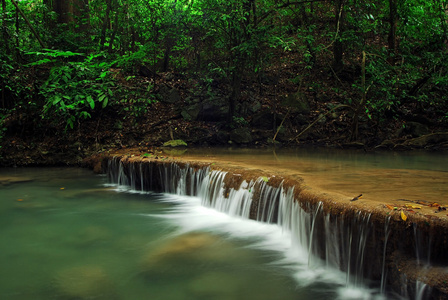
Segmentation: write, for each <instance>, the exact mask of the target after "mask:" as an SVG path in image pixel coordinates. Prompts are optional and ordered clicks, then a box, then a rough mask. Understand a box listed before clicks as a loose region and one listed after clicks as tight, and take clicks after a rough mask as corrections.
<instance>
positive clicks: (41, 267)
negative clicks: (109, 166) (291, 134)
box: [0, 168, 337, 300]
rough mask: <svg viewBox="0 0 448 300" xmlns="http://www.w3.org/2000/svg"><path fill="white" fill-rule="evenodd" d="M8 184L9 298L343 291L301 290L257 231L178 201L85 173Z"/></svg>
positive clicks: (1, 214) (3, 289)
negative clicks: (259, 243) (234, 227)
mask: <svg viewBox="0 0 448 300" xmlns="http://www.w3.org/2000/svg"><path fill="white" fill-rule="evenodd" d="M12 177H13V178H12ZM0 180H1V185H0V193H1V200H0V239H1V241H2V242H1V244H0V265H1V268H0V279H1V280H0V299H11V300H15V299H20V300H23V299H33V300H40V299H46V300H47V299H130V300H138V299H309V297H313V298H317V299H330V298H331V299H333V298H334V297H335V294H336V292H337V291H336V289H335V287H334V286H332V285H331V284H325V285H324V286H322V287H324V289H322V290H319V289H320V288H321V287H316V286H313V285H309V286H308V287H307V288H298V287H297V286H296V282H295V281H294V280H293V277H292V276H291V272H290V271H289V270H288V269H285V268H283V267H280V266H275V265H269V264H270V263H271V262H273V261H274V260H277V258H278V254H277V253H276V252H275V251H272V250H269V249H264V248H259V249H257V247H254V246H252V247H248V245H250V244H252V243H253V242H255V241H256V240H257V236H256V235H255V236H247V235H242V236H240V237H238V236H235V235H232V234H230V233H229V231H228V230H223V229H222V228H220V226H217V227H216V228H214V229H213V228H209V226H207V224H206V223H200V224H199V223H195V222H192V220H194V217H195V216H191V215H188V214H187V215H185V214H183V212H182V211H183V208H182V209H176V207H179V206H178V205H179V204H178V203H177V201H179V198H176V197H174V198H173V197H172V196H168V195H157V194H137V193H118V192H117V191H115V190H114V189H113V188H111V187H107V185H105V178H104V177H102V176H95V175H93V174H92V173H91V172H90V171H89V170H83V169H68V168H52V169H14V170H13V169H7V170H5V169H2V170H0ZM170 197H171V198H170ZM190 213H191V211H190ZM180 216H183V217H180ZM192 217H193V219H192ZM197 217H198V215H196V218H197ZM226 218H228V217H226V216H224V215H222V216H221V217H219V216H215V217H214V218H213V219H214V220H215V223H213V222H211V223H210V225H211V227H213V226H216V221H219V220H220V221H219V222H221V223H220V224H230V223H232V221H231V220H230V219H229V220H227V219H226ZM187 220H190V222H185V221H187ZM203 220H205V219H203ZM226 220H227V221H226ZM184 223H185V224H184ZM188 224H189V225H188ZM193 224H196V226H193V227H191V226H192V225H193ZM240 225H242V224H240ZM232 236H233V237H232Z"/></svg>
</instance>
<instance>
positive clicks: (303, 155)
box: [182, 148, 448, 205]
mask: <svg viewBox="0 0 448 300" xmlns="http://www.w3.org/2000/svg"><path fill="white" fill-rule="evenodd" d="M182 157H184V158H186V159H201V160H206V161H211V162H221V163H223V164H227V165H229V166H232V165H233V166H237V167H240V166H244V167H249V168H255V169H260V170H263V171H268V172H271V173H274V174H282V175H288V176H292V177H296V178H303V179H305V183H306V185H308V186H310V187H312V188H313V189H316V190H317V191H320V192H327V193H336V194H337V195H339V196H342V197H345V198H346V199H351V198H353V197H354V196H357V195H359V194H360V193H362V194H363V195H364V197H363V201H366V202H367V201H371V202H374V203H376V202H381V203H384V202H388V201H394V200H397V199H408V200H426V201H429V202H438V203H441V204H445V205H448V199H447V198H446V197H445V195H447V194H448V155H447V153H446V152H445V153H438V152H422V151H415V152H403V153H396V152H365V151H362V150H356V151H355V150H354V151H347V150H344V151H338V150H335V149H323V150H322V149H319V150H317V149H311V148H305V149H297V150H291V149H279V150H267V149H259V150H256V149H196V150H195V149H189V150H188V151H187V152H185V153H184V154H183V155H182ZM343 199H344V198H343Z"/></svg>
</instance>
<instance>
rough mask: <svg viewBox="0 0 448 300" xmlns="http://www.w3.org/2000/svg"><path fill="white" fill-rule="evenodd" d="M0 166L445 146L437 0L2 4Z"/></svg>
mask: <svg viewBox="0 0 448 300" xmlns="http://www.w3.org/2000/svg"><path fill="white" fill-rule="evenodd" d="M0 4H1V15H0V35H1V40H2V43H1V44H0V62H1V65H0V90H1V95H0V96H1V100H0V109H1V110H0V142H1V144H0V145H1V148H0V159H1V161H2V164H3V165H13V164H17V165H20V164H39V163H57V162H67V163H76V162H79V161H81V160H82V158H84V157H85V156H87V155H89V154H91V153H94V152H98V151H104V150H107V149H111V148H123V147H142V148H148V147H151V146H160V145H162V144H163V142H166V141H168V140H172V139H183V140H184V141H186V142H187V143H188V144H189V145H195V146H217V145H229V144H230V145H232V146H233V145H246V146H266V145H274V144H275V145H279V146H280V145H281V146H291V147H296V146H300V145H304V144H307V145H308V144H313V145H324V146H335V147H361V148H365V149H373V148H386V149H396V150H397V149H400V150H401V149H411V148H426V149H447V148H448V134H447V131H448V130H447V127H448V102H447V92H448V77H447V72H448V60H447V54H448V53H447V33H448V18H447V16H448V15H447V14H448V1H446V0H430V1H428V0H383V1H358V0H323V1H312V0H310V1H292V0H291V1H289V0H226V1H221V0H189V1H187V0H53V1H52V0H22V1H18V0H0Z"/></svg>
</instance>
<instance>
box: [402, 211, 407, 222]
mask: <svg viewBox="0 0 448 300" xmlns="http://www.w3.org/2000/svg"><path fill="white" fill-rule="evenodd" d="M401 219H402V220H403V221H406V220H407V219H408V217H407V216H406V214H405V213H404V212H403V211H401Z"/></svg>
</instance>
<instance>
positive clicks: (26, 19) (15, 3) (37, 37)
mask: <svg viewBox="0 0 448 300" xmlns="http://www.w3.org/2000/svg"><path fill="white" fill-rule="evenodd" d="M11 2H12V4H14V6H15V7H16V8H17V10H18V11H19V13H20V15H21V16H22V17H23V19H25V22H26V24H27V25H28V27H29V28H30V30H31V32H32V33H33V34H34V36H35V37H36V39H37V41H38V42H39V44H40V46H41V47H42V48H45V44H44V42H42V40H41V39H40V36H39V34H37V32H36V30H34V28H33V26H32V25H31V23H30V21H28V18H27V17H26V16H25V14H24V13H23V11H22V10H21V9H20V7H19V6H18V5H17V2H16V1H15V0H11Z"/></svg>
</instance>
